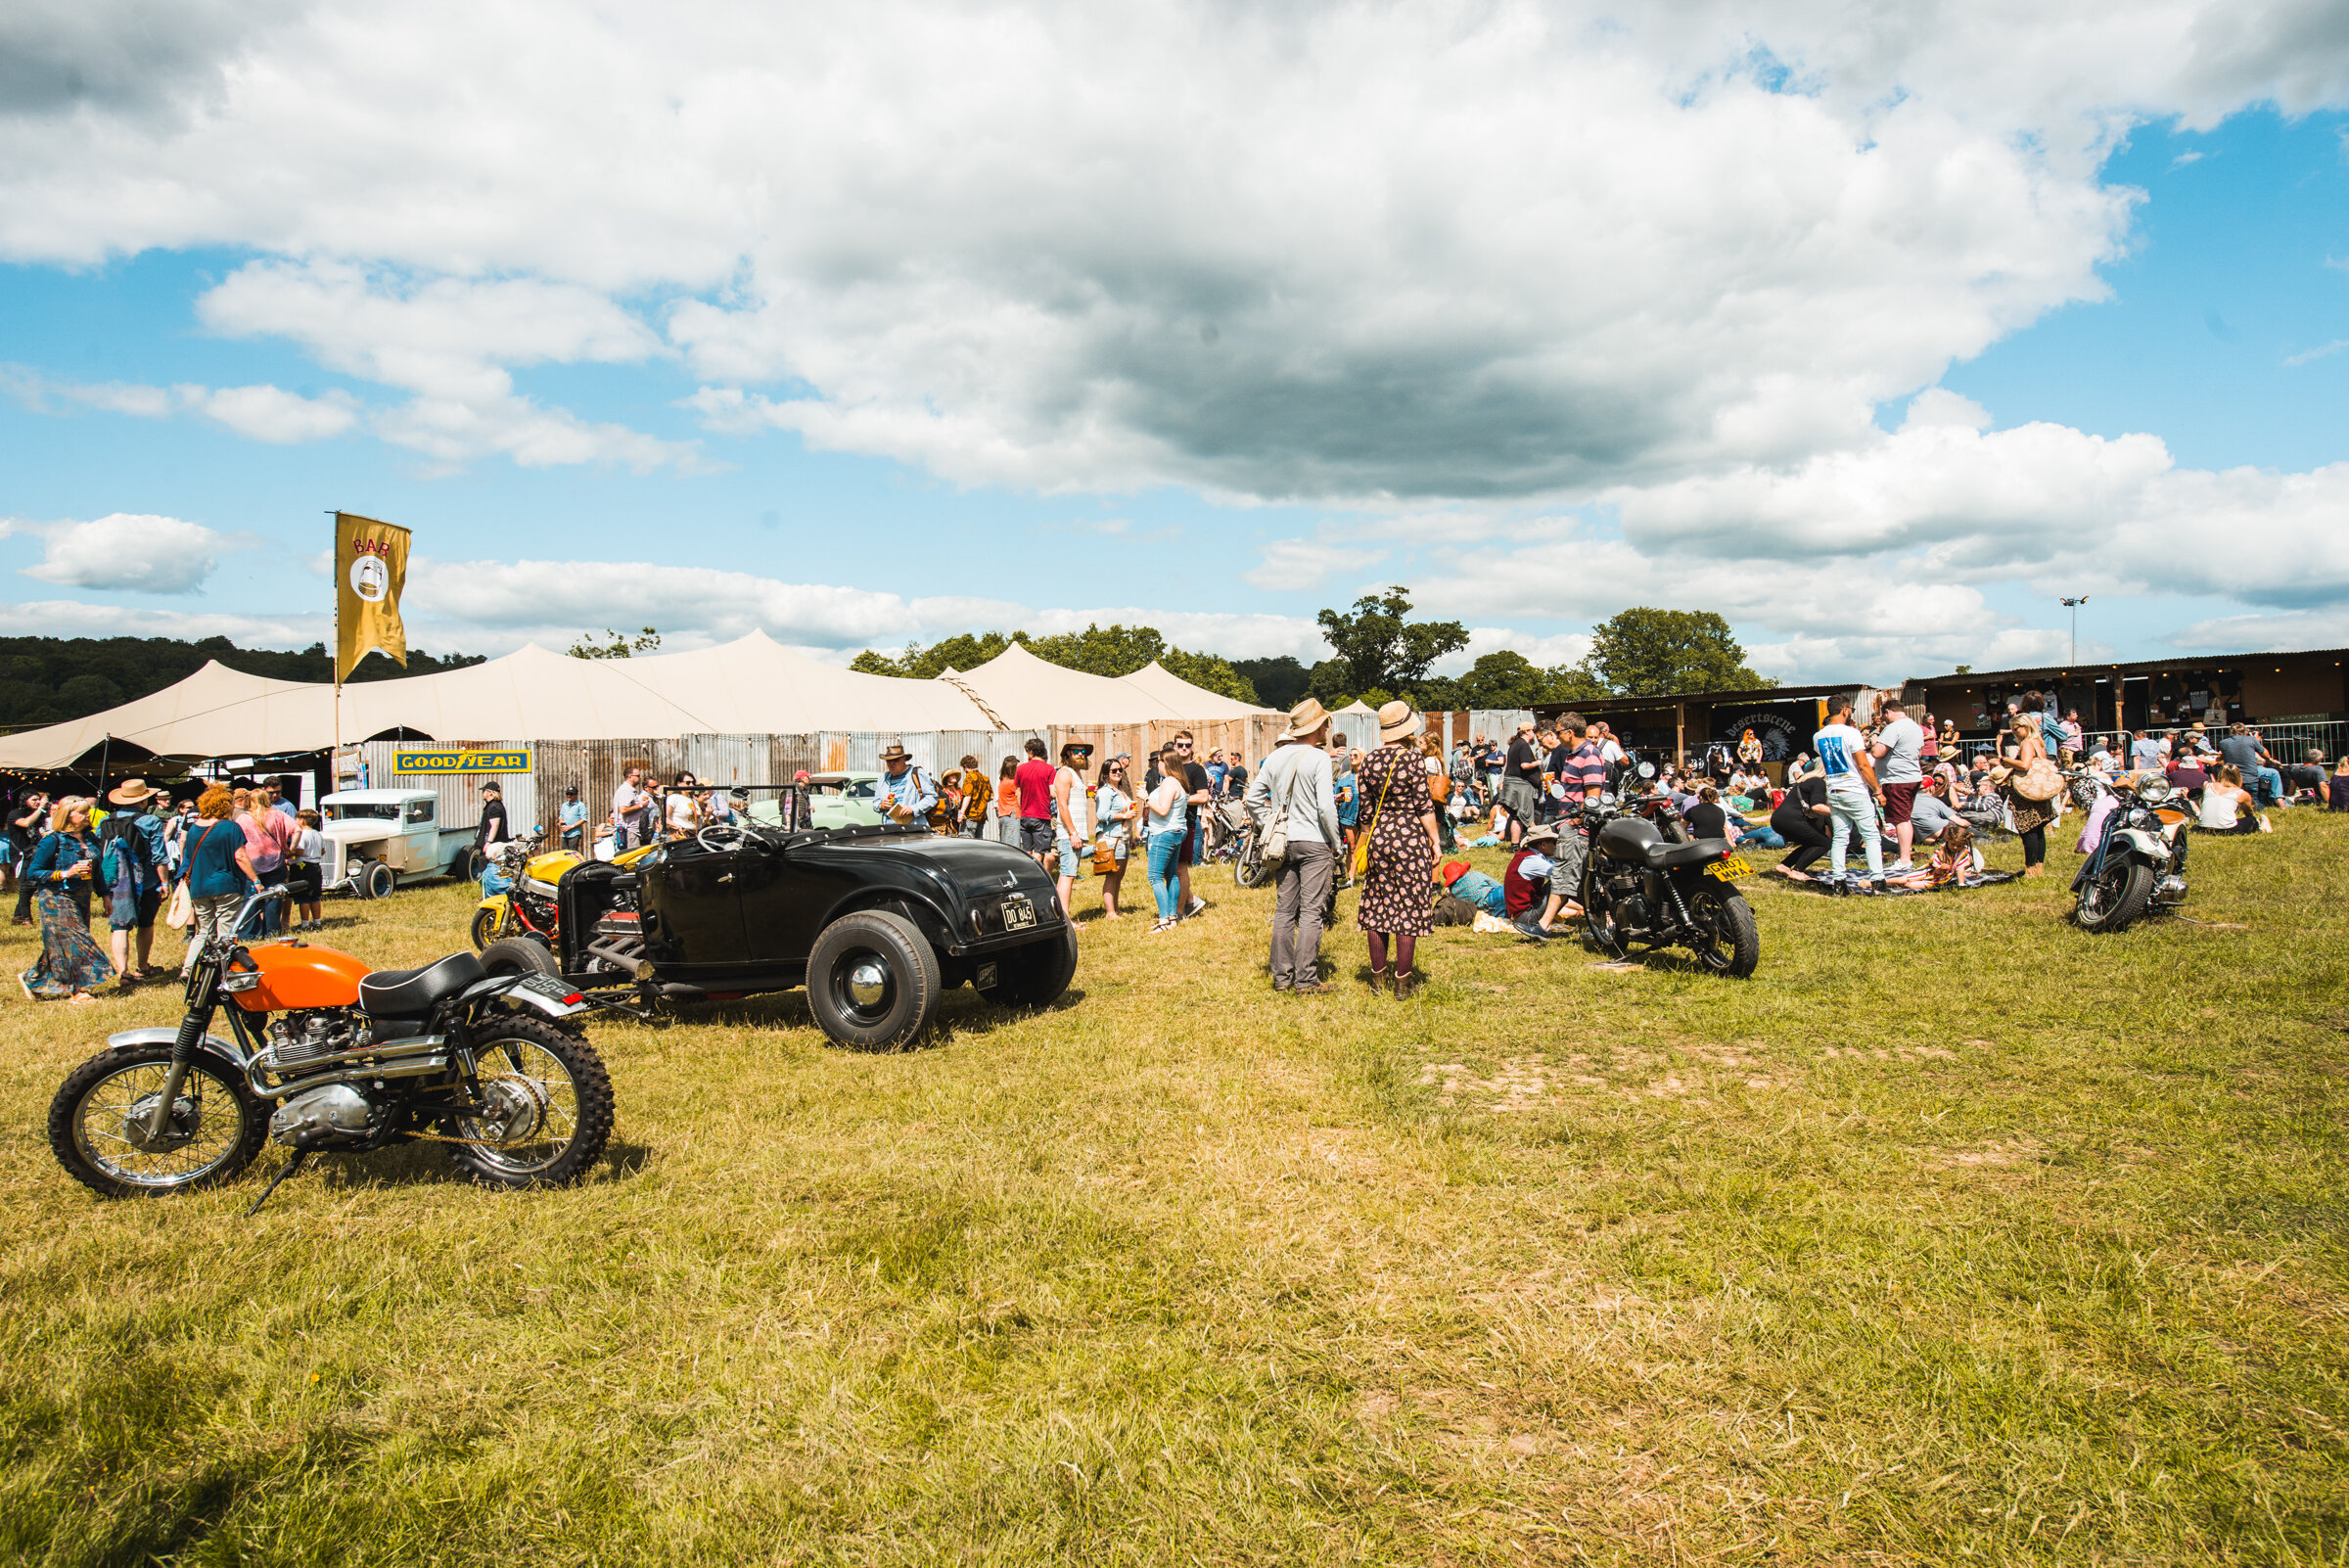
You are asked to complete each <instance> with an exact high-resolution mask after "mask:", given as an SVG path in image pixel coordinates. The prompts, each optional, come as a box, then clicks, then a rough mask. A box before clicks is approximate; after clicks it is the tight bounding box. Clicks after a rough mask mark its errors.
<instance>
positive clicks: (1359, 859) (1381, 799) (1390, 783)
mask: <svg viewBox="0 0 2349 1568" xmlns="http://www.w3.org/2000/svg"><path fill="white" fill-rule="evenodd" d="M1403 768H1404V763H1403V760H1402V759H1401V758H1398V759H1396V760H1395V761H1392V762H1390V763H1388V764H1387V781H1386V782H1385V783H1384V784H1381V785H1380V786H1379V787H1378V804H1377V805H1376V806H1373V807H1370V825H1369V826H1368V827H1366V828H1364V829H1363V830H1362V836H1361V837H1360V838H1359V839H1357V840H1355V841H1354V874H1355V875H1356V876H1358V877H1359V876H1366V875H1368V874H1369V870H1370V841H1371V840H1372V839H1373V838H1375V837H1377V836H1378V813H1379V812H1380V811H1381V810H1383V809H1385V807H1386V804H1387V791H1389V790H1391V789H1393V788H1394V787H1395V775H1396V774H1397V773H1400V772H1402V771H1403Z"/></svg>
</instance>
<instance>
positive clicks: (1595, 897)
mask: <svg viewBox="0 0 2349 1568" xmlns="http://www.w3.org/2000/svg"><path fill="white" fill-rule="evenodd" d="M1638 776H1639V779H1640V781H1641V782H1642V783H1645V782H1646V781H1647V780H1650V779H1653V778H1654V777H1655V776H1656V768H1655V764H1654V763H1653V762H1641V763H1640V764H1639V770H1638ZM1626 782H1629V781H1628V780H1627V781H1626ZM1659 801H1663V802H1666V803H1667V804H1669V801H1670V797H1668V796H1661V795H1636V796H1628V797H1627V796H1618V795H1615V794H1613V793H1611V792H1601V793H1599V794H1596V795H1593V796H1592V797H1591V798H1590V799H1589V800H1588V801H1586V802H1585V803H1584V805H1583V808H1582V810H1581V812H1580V820H1581V825H1582V831H1583V833H1584V835H1585V836H1586V837H1587V838H1588V839H1589V853H1588V854H1587V855H1585V856H1584V859H1583V884H1582V892H1581V896H1580V898H1579V899H1578V901H1579V902H1580V903H1581V904H1582V906H1583V915H1584V921H1585V925H1586V929H1587V930H1588V931H1589V935H1590V942H1591V944H1592V945H1594V946H1596V947H1597V948H1598V949H1599V950H1600V951H1601V952H1603V953H1605V954H1606V955H1607V956H1609V957H1611V958H1616V959H1622V958H1627V957H1629V956H1630V955H1631V949H1632V947H1633V945H1639V946H1642V947H1650V948H1653V947H1669V946H1680V947H1685V948H1687V949H1688V950H1689V951H1690V952H1692V953H1694V954H1695V955H1696V960H1697V962H1698V963H1700V964H1702V965H1703V966H1704V967H1705V968H1707V969H1709V970H1711V971H1712V972H1713V973H1715V974H1718V975H1728V976H1731V977H1733V978H1736V979H1743V978H1744V977H1745V976H1747V975H1750V974H1752V973H1753V972H1754V970H1755V969H1756V968H1757V967H1758V966H1759V965H1760V964H1761V962H1762V930H1761V927H1760V926H1759V925H1758V924H1757V923H1756V922H1755V920H1754V910H1753V905H1751V904H1749V903H1747V902H1746V901H1745V896H1744V895H1743V894H1741V893H1739V892H1738V891H1737V881H1736V879H1737V878H1739V877H1745V876H1751V875H1753V874H1754V868H1753V865H1752V863H1751V862H1750V861H1748V860H1747V859H1746V858H1745V856H1743V855H1741V854H1739V853H1737V852H1736V851H1735V850H1733V849H1731V848H1730V847H1729V844H1728V842H1727V840H1725V839H1696V840H1692V841H1690V842H1686V843H1676V842H1674V841H1673V840H1672V839H1670V838H1668V837H1667V836H1666V834H1665V831H1664V829H1663V828H1662V827H1660V826H1658V824H1657V823H1656V821H1654V820H1653V819H1652V818H1653V817H1654V816H1655V815H1656V814H1657V812H1656V803H1657V802H1659ZM1676 820H1677V819H1676ZM1683 831H1684V830H1683Z"/></svg>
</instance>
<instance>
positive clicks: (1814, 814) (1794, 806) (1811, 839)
mask: <svg viewBox="0 0 2349 1568" xmlns="http://www.w3.org/2000/svg"><path fill="white" fill-rule="evenodd" d="M1827 815H1828V811H1827V781H1826V778H1825V776H1824V775H1823V774H1819V773H1811V774H1808V775H1806V776H1805V777H1803V778H1801V779H1798V780H1796V781H1795V782H1794V783H1792V784H1789V785H1788V786H1786V794H1785V797H1784V798H1783V799H1781V800H1780V801H1779V802H1778V807H1777V809H1776V810H1774V811H1773V812H1771V813H1770V825H1771V827H1772V828H1773V830H1775V832H1776V833H1777V835H1778V837H1779V838H1781V839H1783V840H1784V841H1785V842H1786V843H1788V844H1790V845H1792V846H1793V849H1792V850H1791V851H1790V852H1789V853H1788V854H1787V856H1786V858H1785V859H1783V860H1780V861H1779V862H1778V863H1777V864H1776V865H1773V866H1772V867H1771V869H1772V870H1773V871H1775V872H1776V873H1777V874H1778V875H1780V876H1782V877H1784V878H1786V879H1787V880H1788V881H1790V882H1808V881H1810V880H1811V871H1810V867H1811V865H1812V863H1813V862H1814V861H1816V860H1817V859H1818V858H1819V856H1820V855H1822V854H1824V853H1827V849H1828V845H1829V842H1830V841H1829V840H1828V838H1827Z"/></svg>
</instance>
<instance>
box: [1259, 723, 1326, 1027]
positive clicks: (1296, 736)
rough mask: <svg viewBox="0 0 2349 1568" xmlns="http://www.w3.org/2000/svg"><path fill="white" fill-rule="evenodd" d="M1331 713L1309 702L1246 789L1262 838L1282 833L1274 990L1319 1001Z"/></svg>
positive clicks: (1274, 909)
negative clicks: (1283, 848) (1315, 997)
mask: <svg viewBox="0 0 2349 1568" xmlns="http://www.w3.org/2000/svg"><path fill="white" fill-rule="evenodd" d="M1328 740H1329V713H1328V710H1326V709H1324V708H1323V707H1322V706H1321V704H1320V703H1319V702H1317V701H1316V700H1314V699H1313V698H1311V697H1308V698H1307V699H1306V700H1305V701H1303V702H1301V703H1299V704H1298V705H1297V706H1296V707H1295V708H1292V709H1290V710H1289V727H1288V728H1287V729H1285V730H1283V731H1281V734H1280V739H1279V741H1278V743H1277V744H1276V745H1274V747H1273V748H1272V755H1271V756H1269V757H1267V758H1266V759H1265V761H1264V765H1262V766H1261V767H1259V768H1258V769H1257V770H1256V780H1255V782H1254V783H1252V784H1250V785H1249V786H1248V797H1247V805H1248V814H1249V815H1250V816H1251V817H1253V818H1255V820H1256V827H1257V831H1258V832H1259V833H1262V834H1267V835H1274V834H1276V833H1280V834H1285V835H1286V836H1287V839H1288V853H1287V854H1286V855H1284V856H1283V857H1282V859H1281V861H1280V872H1279V882H1278V885H1277V890H1276V892H1275V895H1274V898H1273V901H1272V959H1271V967H1272V989H1273V990H1274V991H1285V992H1296V993H1297V994H1299V995H1306V996H1310V995H1315V994H1318V993H1319V992H1320V991H1321V990H1322V986H1321V933H1322V930H1323V929H1324V928H1325V927H1326V926H1327V925H1328V924H1329V916H1330V906H1331V901H1332V900H1333V899H1334V898H1335V897H1336V881H1335V878H1336V874H1337V846H1338V843H1339V839H1340V835H1339V832H1338V801H1337V791H1336V787H1335V781H1334V775H1333V774H1332V773H1331V771H1330V764H1329V750H1328V745H1327V742H1328Z"/></svg>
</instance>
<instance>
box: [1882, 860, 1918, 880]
mask: <svg viewBox="0 0 2349 1568" xmlns="http://www.w3.org/2000/svg"><path fill="white" fill-rule="evenodd" d="M1915 869H1916V867H1915V866H1913V865H1911V863H1910V862H1908V861H1907V860H1895V861H1893V862H1892V864H1890V865H1888V866H1886V867H1885V868H1884V874H1885V875H1886V876H1888V877H1889V876H1898V875H1899V874H1900V873H1902V872H1904V871H1913V870H1915Z"/></svg>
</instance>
